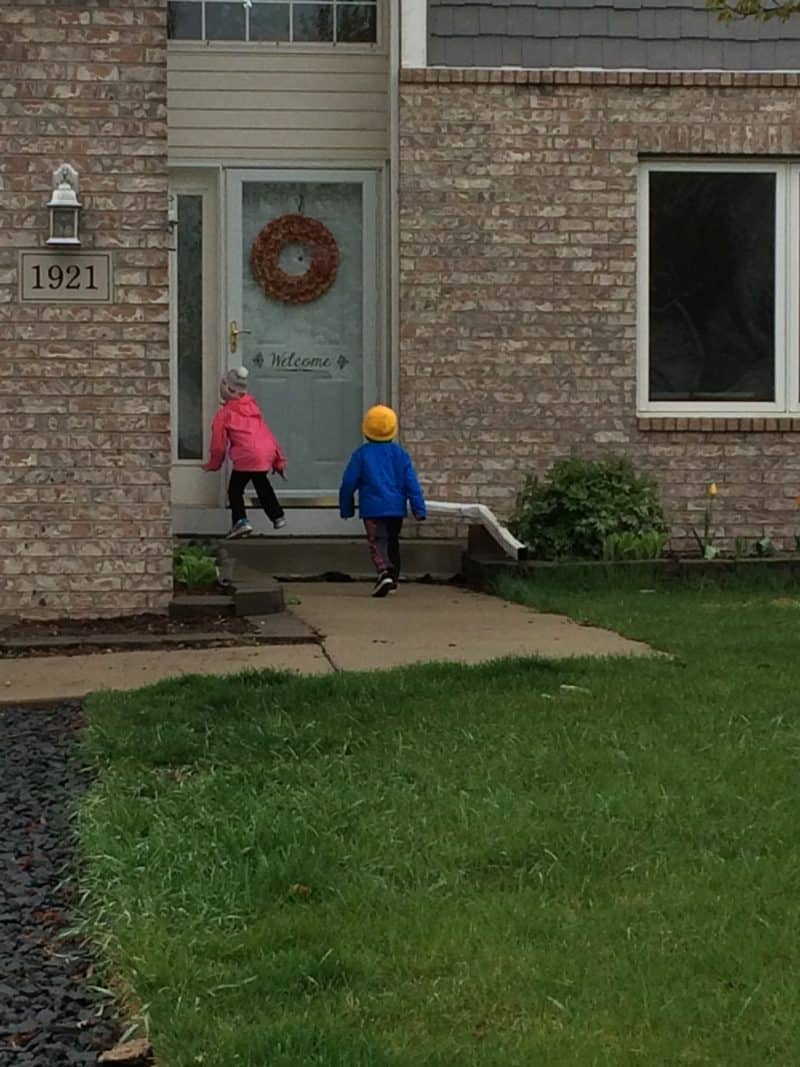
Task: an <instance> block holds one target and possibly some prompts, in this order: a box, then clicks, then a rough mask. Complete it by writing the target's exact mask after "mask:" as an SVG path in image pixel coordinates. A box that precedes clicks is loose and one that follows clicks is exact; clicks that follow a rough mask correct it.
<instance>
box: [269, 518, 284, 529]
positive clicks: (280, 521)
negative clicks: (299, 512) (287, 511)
mask: <svg viewBox="0 0 800 1067" xmlns="http://www.w3.org/2000/svg"><path fill="white" fill-rule="evenodd" d="M285 525H286V516H285V515H281V517H280V518H279V519H275V521H274V522H273V524H272V526H273V528H274V529H275V530H282V529H283V528H284V526H285Z"/></svg>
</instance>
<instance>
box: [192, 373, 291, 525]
mask: <svg viewBox="0 0 800 1067" xmlns="http://www.w3.org/2000/svg"><path fill="white" fill-rule="evenodd" d="M247 375H248V371H247V368H246V367H236V368H235V369H234V370H229V371H228V373H227V374H225V375H223V378H222V381H221V382H220V385H219V394H220V397H221V399H222V407H221V408H220V409H219V411H218V412H217V414H216V415H215V416H214V421H213V423H212V424H211V450H210V453H209V457H208V463H206V464H205V465H204V467H203V470H206V471H218V470H219V469H220V467H221V466H222V464H223V462H224V460H225V453H226V452H227V451H228V450H229V449H230V456H231V463H232V464H233V470H232V472H231V480H230V482H229V483H228V500H229V501H230V505H231V519H232V523H233V525H232V526H231V531H230V533H229V534H228V539H229V540H231V539H233V538H236V537H249V535H250V534H251V533H252V532H253V527H252V526H251V525H250V523H249V522H248V521H247V512H246V511H245V506H244V491H245V488H246V486H247V483H248V482H252V483H253V487H254V488H255V491H256V494H257V495H258V500H259V503H260V504H261V507H262V508H263V509H264V511H265V512H266V513H267V517H268V518H269V519H270V521H271V522H272V525H273V526H274V527H275V529H276V530H279V529H280V528H281V527H282V526H285V525H286V518H285V516H284V513H283V508H282V507H281V505H280V503H279V501H278V498H277V497H276V496H275V490H274V489H273V488H272V485H271V484H270V480H269V478H268V477H267V475H268V474H269V472H270V471H274V472H275V473H276V474H280V476H281V478H285V477H286V474H285V471H286V457H285V456H284V454H283V452H281V448H280V445H279V444H278V442H277V441H276V440H275V437H274V435H273V433H272V430H270V428H269V426H267V424H266V422H264V419H263V418H262V415H261V411H260V409H259V407H258V404H257V403H256V402H255V400H254V399H253V398H252V396H250V394H249V393H248V392H247Z"/></svg>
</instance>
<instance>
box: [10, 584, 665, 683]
mask: <svg viewBox="0 0 800 1067" xmlns="http://www.w3.org/2000/svg"><path fill="white" fill-rule="evenodd" d="M369 591H370V586H369V585H367V584H364V583H360V582H353V583H327V582H308V583H296V584H295V583H291V584H289V585H287V586H286V601H287V605H288V607H289V609H290V611H291V612H293V613H295V614H296V615H297V616H298V617H299V618H300V619H301V620H302V621H303V622H305V623H306V624H307V625H309V626H311V627H312V628H313V629H314V630H315V631H316V633H317V634H319V635H320V643H319V644H318V645H313V644H306V645H267V646H260V647H239V648H208V649H185V650H180V651H179V650H167V651H153V652H110V653H101V654H96V655H90V656H48V657H36V658H34V657H31V658H30V659H25V658H20V659H0V702H2V703H6V704H9V703H16V704H19V703H23V702H35V701H54V700H61V699H65V698H70V697H82V696H85V695H86V694H87V693H91V692H93V691H95V690H97V689H135V688H138V687H139V686H143V685H152V684H153V683H154V682H157V681H160V680H161V679H162V678H174V677H178V676H180V675H184V674H235V673H237V672H239V671H242V670H245V669H251V670H263V669H266V668H268V667H272V668H275V669H279V670H293V671H298V672H299V673H301V674H322V673H326V672H330V671H333V670H376V669H384V668H388V667H399V666H404V665H406V664H410V663H424V662H430V661H434V660H449V661H460V662H463V663H480V662H483V661H485V660H491V659H497V658H499V657H501V656H531V655H538V656H549V657H562V656H616V655H642V654H650V653H651V650H650V649H649V648H648V647H647V646H646V645H643V644H640V643H638V642H635V641H629V640H627V639H626V638H623V637H620V636H619V634H615V633H611V632H609V631H607V630H598V629H595V628H594V627H590V626H580V625H578V624H577V623H575V622H573V621H572V620H570V619H567V618H566V617H564V616H561V615H543V614H540V613H538V612H535V611H531V610H530V609H528V608H524V607H521V606H519V605H517V604H508V603H506V602H505V601H502V600H499V599H497V598H495V597H490V596H484V595H482V594H479V593H471V592H467V591H465V590H463V589H458V588H455V587H448V586H437V585H415V584H409V585H405V586H403V587H402V588H401V589H400V591H399V592H398V593H397V594H396V595H393V596H389V597H386V598H385V599H383V600H373V599H372V598H371V597H370V595H369Z"/></svg>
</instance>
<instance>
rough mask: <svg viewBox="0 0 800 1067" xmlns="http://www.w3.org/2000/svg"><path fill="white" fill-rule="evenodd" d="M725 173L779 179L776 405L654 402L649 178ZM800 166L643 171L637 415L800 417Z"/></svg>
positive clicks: (680, 166)
mask: <svg viewBox="0 0 800 1067" xmlns="http://www.w3.org/2000/svg"><path fill="white" fill-rule="evenodd" d="M676 170H684V171H695V172H696V171H704V170H706V171H721V172H726V173H730V172H736V171H738V172H743V173H749V174H754V173H762V174H764V173H766V174H775V176H776V190H775V200H776V203H775V400H774V401H769V402H757V401H732V402H730V403H715V402H714V401H681V400H676V401H667V400H662V401H651V400H650V398H649V387H650V373H649V328H648V322H649V291H650V269H649V266H650V265H649V254H648V253H649V241H650V234H649V229H650V214H649V188H650V184H649V176H650V174H651V173H652V172H654V171H676ZM799 188H800V165H798V164H793V163H789V162H787V161H783V160H782V161H776V162H770V161H764V160H754V161H753V162H744V161H742V160H737V161H730V162H725V161H717V160H715V161H713V162H712V161H706V160H703V161H695V162H691V161H688V160H676V161H664V160H659V161H657V162H655V161H648V162H642V163H641V164H640V166H639V190H638V235H637V250H636V254H637V316H636V320H637V321H636V335H637V413H638V414H639V415H642V416H647V417H650V418H652V417H656V418H657V417H659V416H662V417H664V418H685V417H689V418H692V417H702V418H709V417H712V418H750V417H756V418H760V417H764V416H768V417H771V418H791V417H793V416H795V417H796V416H797V414H798V412H800V368H798V359H800V341H799V340H798V324H799V323H800V314H799V312H800V288H799V287H800V263H798V241H799V240H800V219H799V218H798V214H799V213H800V194H799V193H798V189H799ZM792 294H794V299H792Z"/></svg>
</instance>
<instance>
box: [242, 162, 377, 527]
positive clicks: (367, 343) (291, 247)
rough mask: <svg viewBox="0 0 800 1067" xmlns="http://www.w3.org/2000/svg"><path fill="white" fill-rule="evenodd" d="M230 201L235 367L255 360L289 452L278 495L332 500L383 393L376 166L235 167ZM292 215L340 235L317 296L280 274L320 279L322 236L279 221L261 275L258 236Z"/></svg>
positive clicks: (263, 400)
mask: <svg viewBox="0 0 800 1067" xmlns="http://www.w3.org/2000/svg"><path fill="white" fill-rule="evenodd" d="M226 202H227V267H226V274H227V328H226V331H225V333H226V336H225V344H226V347H227V354H226V362H227V366H228V367H235V366H239V365H243V366H245V367H247V369H248V370H249V372H250V389H251V392H252V394H253V396H254V397H255V398H256V400H257V401H258V403H259V405H260V407H261V410H262V412H263V414H264V418H265V419H266V421H267V422H268V423H269V425H270V426H271V427H272V429H273V431H274V433H275V435H276V437H277V438H278V440H279V442H280V443H281V446H282V448H283V450H284V452H285V453H286V455H287V463H288V466H287V475H288V480H287V482H285V483H283V482H281V483H279V484H278V487H277V488H278V492H279V495H280V496H281V498H282V499H284V500H285V501H286V502H287V503H294V504H296V505H298V506H302V505H303V504H307V505H310V506H313V505H317V506H318V505H320V504H328V505H330V504H333V502H334V500H335V494H336V491H337V488H338V485H339V481H340V478H341V473H342V470H343V467H344V465H345V463H346V462H347V459H348V457H349V455H350V453H351V452H352V450H353V449H354V448H355V447H356V446H357V445H358V444H359V443H360V441H361V430H360V425H361V417H362V412H363V410H364V408H365V406H369V405H370V404H373V403H375V402H377V400H378V399H380V398H379V397H378V395H377V390H378V384H377V378H378V375H377V370H378V353H379V331H378V328H377V324H378V293H379V286H378V256H377V249H378V240H377V234H378V225H377V181H376V174H375V172H371V171H347V170H342V171H318V170H303V171H298V170H278V169H274V170H231V171H228V172H227V189H226ZM287 216H294V217H295V221H296V220H297V217H298V216H299V217H301V218H302V219H303V220H310V223H311V228H312V229H313V228H314V226H313V223H321V224H322V226H323V227H325V229H326V230H327V231H328V233H329V234H330V235H332V239H333V241H334V242H335V246H334V245H332V244H331V243H330V241H329V243H328V245H327V246H326V247H327V249H328V256H329V258H328V260H327V263H326V270H325V272H323V273H325V276H326V277H328V278H329V279H330V262H331V259H330V257H331V256H332V257H333V260H334V261H335V262H336V267H335V277H333V280H332V283H331V284H330V286H329V287H328V288H327V289H326V290H325V291H324V292H322V293H321V294H320V295H316V296H315V295H314V294H315V292H316V290H313V291H312V292H311V294H310V295H311V296H312V298H311V299H308V296H309V292H308V291H305V292H303V293H301V294H297V293H292V292H289V290H291V289H293V288H294V289H297V288H298V285H299V283H298V284H297V285H295V283H294V281H291V280H290V282H289V283H288V286H286V285H284V284H283V283H284V282H285V281H286V277H287V276H288V278H289V279H293V280H297V279H299V278H311V277H312V276H311V275H308V271H309V270H310V265H311V262H312V260H313V259H314V256H315V254H318V251H317V252H316V253H315V247H314V244H313V237H312V238H311V239H310V240H309V242H308V243H303V241H296V240H293V239H291V240H289V239H286V237H285V236H284V237H282V238H280V239H277V238H276V240H275V241H274V242H273V241H272V240H268V238H270V235H273V234H274V233H275V230H276V228H275V227H274V226H273V227H271V229H270V230H268V231H267V234H265V235H264V236H263V237H262V238H261V241H260V242H259V247H261V248H262V250H263V247H264V244H263V243H264V242H265V241H267V244H268V248H269V249H272V259H271V260H270V262H271V270H270V271H269V274H268V277H267V278H266V281H265V277H264V272H263V271H262V276H261V278H260V279H259V278H257V276H256V274H255V273H254V268H253V261H252V257H253V247H254V243H255V242H256V241H257V239H258V238H259V235H260V234H262V233H263V231H264V229H265V227H268V226H269V225H270V224H273V223H275V222H276V220H279V219H285V218H286V217H287ZM277 229H278V230H280V227H278V228H277ZM317 229H319V228H318V227H317ZM331 249H333V251H331ZM263 262H266V261H263ZM319 262H320V261H319V260H317V264H318V266H319ZM276 268H277V269H276ZM276 279H277V280H278V282H279V284H278V285H277V286H276V285H275V284H274V283H275V280H276ZM281 279H282V280H283V281H281ZM300 288H303V287H302V286H300ZM298 296H299V302H298Z"/></svg>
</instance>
